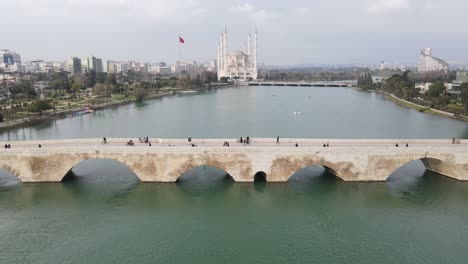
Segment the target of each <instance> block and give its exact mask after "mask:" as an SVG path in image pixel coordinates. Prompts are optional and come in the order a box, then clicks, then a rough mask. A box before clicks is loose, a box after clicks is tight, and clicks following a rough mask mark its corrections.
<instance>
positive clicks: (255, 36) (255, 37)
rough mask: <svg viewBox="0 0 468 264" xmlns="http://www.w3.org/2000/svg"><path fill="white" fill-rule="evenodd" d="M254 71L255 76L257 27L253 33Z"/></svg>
mask: <svg viewBox="0 0 468 264" xmlns="http://www.w3.org/2000/svg"><path fill="white" fill-rule="evenodd" d="M254 71H255V76H257V29H255V35H254Z"/></svg>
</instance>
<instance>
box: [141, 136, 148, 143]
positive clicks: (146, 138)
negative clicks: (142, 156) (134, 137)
mask: <svg viewBox="0 0 468 264" xmlns="http://www.w3.org/2000/svg"><path fill="white" fill-rule="evenodd" d="M138 141H140V143H150V142H149V138H148V137H144V138H138Z"/></svg>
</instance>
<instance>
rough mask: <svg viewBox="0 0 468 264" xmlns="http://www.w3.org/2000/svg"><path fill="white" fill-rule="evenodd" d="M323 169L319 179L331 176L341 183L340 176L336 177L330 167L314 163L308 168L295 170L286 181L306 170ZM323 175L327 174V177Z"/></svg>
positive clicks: (336, 174) (335, 173)
mask: <svg viewBox="0 0 468 264" xmlns="http://www.w3.org/2000/svg"><path fill="white" fill-rule="evenodd" d="M320 167H321V168H323V170H324V171H323V172H322V175H320V176H319V177H321V178H323V177H327V178H328V177H329V176H332V177H334V178H335V179H337V180H339V181H343V178H341V177H340V176H338V173H337V172H336V171H335V170H334V169H332V168H331V167H329V166H326V165H322V164H320V163H315V164H313V165H309V166H303V167H301V168H299V169H297V170H296V171H295V172H294V173H293V174H291V175H290V176H289V177H288V180H287V181H291V180H293V179H295V178H296V177H297V175H298V174H300V173H303V172H305V171H306V170H308V169H312V168H320ZM324 174H328V175H324Z"/></svg>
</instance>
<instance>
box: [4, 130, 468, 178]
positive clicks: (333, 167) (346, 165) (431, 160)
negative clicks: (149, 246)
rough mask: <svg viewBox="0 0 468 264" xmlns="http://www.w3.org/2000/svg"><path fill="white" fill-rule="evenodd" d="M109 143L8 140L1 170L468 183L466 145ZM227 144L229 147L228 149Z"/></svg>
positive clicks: (22, 174)
mask: <svg viewBox="0 0 468 264" xmlns="http://www.w3.org/2000/svg"><path fill="white" fill-rule="evenodd" d="M107 140H108V142H109V143H107V144H102V143H101V139H74V140H44V141H21V142H10V143H9V144H11V149H4V148H2V149H1V150H0V168H2V169H6V170H8V171H10V172H12V173H13V174H15V175H17V176H18V177H19V178H20V179H21V180H22V181H24V182H44V181H46V182H47V181H61V180H62V179H63V177H64V176H65V175H66V174H67V172H68V171H69V170H70V169H72V168H73V167H74V166H75V165H76V164H78V163H79V162H81V161H83V160H87V159H114V160H117V161H119V162H121V163H123V164H125V165H126V166H127V167H128V168H130V169H131V170H132V171H134V172H135V173H136V174H137V176H138V177H139V178H140V179H141V180H142V181H150V182H174V181H176V180H177V179H178V177H180V175H182V174H183V173H184V172H186V171H187V170H189V169H193V168H196V167H198V166H202V165H210V166H214V167H217V168H219V169H222V170H224V171H226V172H227V173H228V174H229V175H231V176H232V177H233V178H234V179H235V180H236V181H239V182H251V181H253V180H254V177H253V176H254V174H255V173H257V172H264V173H266V175H268V176H267V180H268V181H272V182H285V181H287V180H288V179H289V177H290V176H291V175H292V174H294V172H296V171H298V170H300V169H302V168H304V167H307V166H312V165H322V166H324V167H325V168H327V169H328V170H330V171H331V172H332V173H333V174H335V175H337V177H340V178H341V179H343V180H345V181H385V180H386V179H387V177H388V176H389V175H390V174H391V173H392V172H394V171H395V170H396V169H398V168H400V167H401V166H403V165H405V164H406V163H408V162H410V161H413V160H421V161H422V162H423V163H424V165H425V167H426V169H428V170H431V171H434V172H437V173H440V174H443V175H446V176H448V177H451V178H454V179H458V180H468V140H456V142H455V143H456V144H452V139H439V140H391V139H390V140H388V139H386V140H380V139H375V140H367V139H366V140H360V139H280V144H276V139H265V138H253V139H251V144H249V145H244V144H242V143H239V142H238V141H239V139H192V143H193V144H196V147H192V146H190V145H189V144H188V142H187V140H182V139H150V141H151V142H152V146H151V147H149V146H148V144H146V143H139V142H138V140H136V142H135V146H126V145H125V143H126V142H127V141H128V139H117V138H108V139H107ZM224 141H228V142H229V143H230V147H223V143H224ZM296 143H297V144H299V147H295V144H296ZM396 143H398V144H399V147H396V146H395V144H396ZM407 143H408V144H409V146H408V147H406V144H407ZM3 144H5V143H3ZM39 144H41V146H42V147H41V148H39V147H38V145H39ZM323 144H328V145H329V147H323Z"/></svg>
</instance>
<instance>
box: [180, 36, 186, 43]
mask: <svg viewBox="0 0 468 264" xmlns="http://www.w3.org/2000/svg"><path fill="white" fill-rule="evenodd" d="M179 42H180V43H182V44H183V43H185V40H184V39H183V38H182V37H181V36H179Z"/></svg>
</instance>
